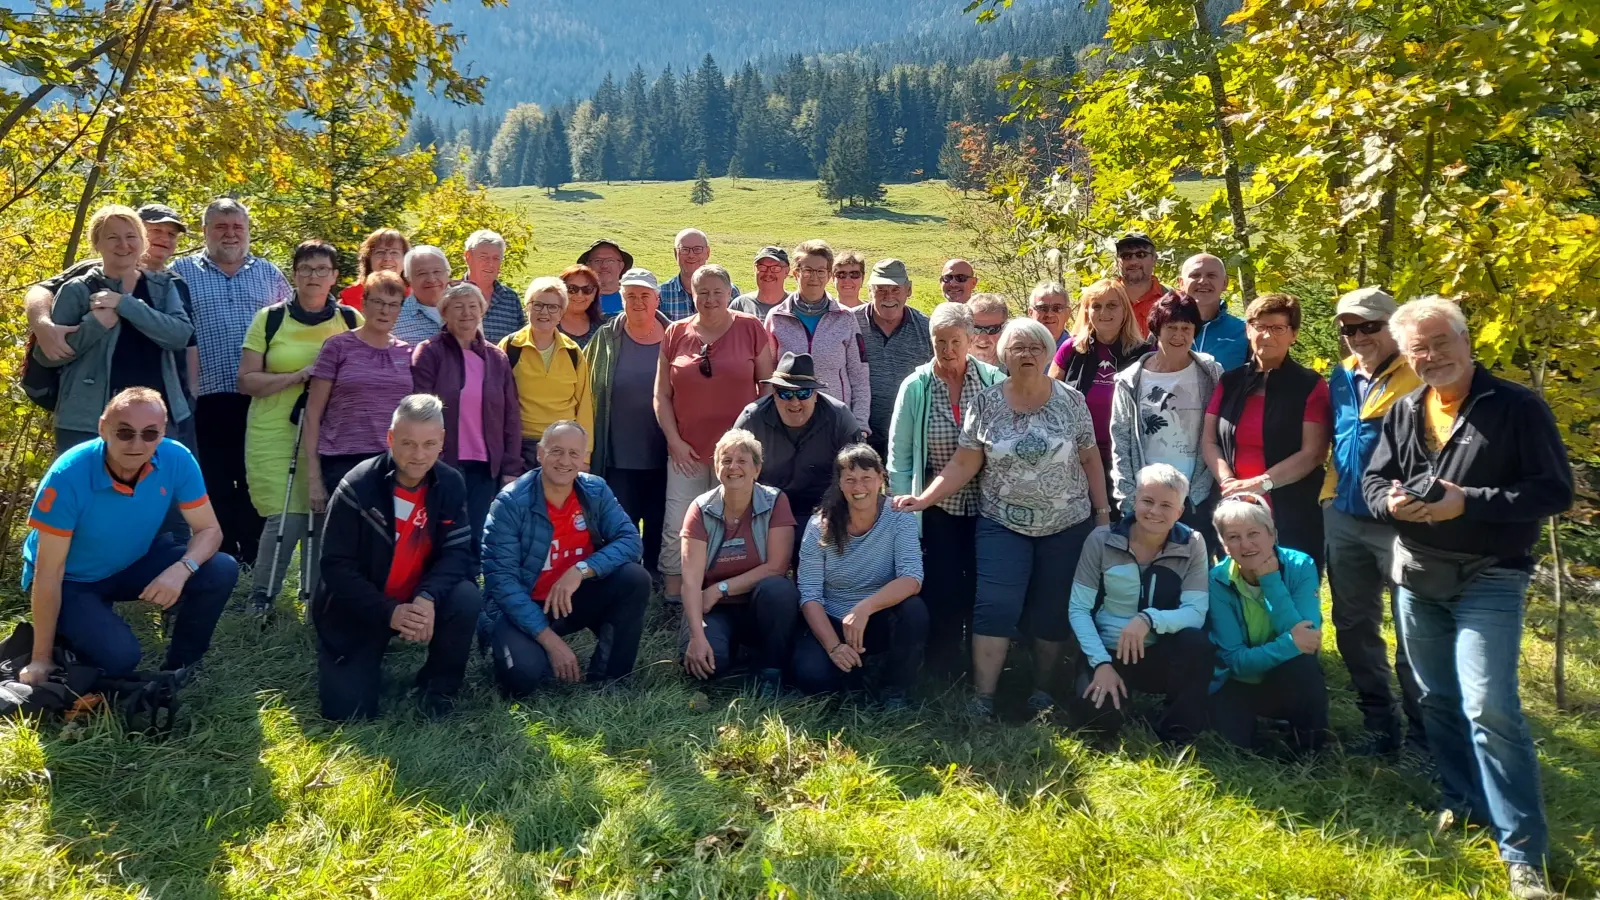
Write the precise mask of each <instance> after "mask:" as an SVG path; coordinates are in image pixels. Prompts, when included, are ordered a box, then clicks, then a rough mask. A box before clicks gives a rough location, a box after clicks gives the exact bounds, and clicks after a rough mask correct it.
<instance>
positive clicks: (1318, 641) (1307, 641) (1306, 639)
mask: <svg viewBox="0 0 1600 900" xmlns="http://www.w3.org/2000/svg"><path fill="white" fill-rule="evenodd" d="M1289 637H1291V638H1293V639H1294V645H1295V646H1296V647H1298V648H1300V652H1301V653H1304V654H1306V655H1307V656H1309V655H1311V654H1313V653H1316V652H1317V651H1318V650H1321V649H1322V632H1320V631H1318V630H1317V629H1316V628H1315V627H1313V626H1312V624H1311V623H1310V622H1296V623H1295V626H1294V628H1293V629H1291V630H1290V632H1289Z"/></svg>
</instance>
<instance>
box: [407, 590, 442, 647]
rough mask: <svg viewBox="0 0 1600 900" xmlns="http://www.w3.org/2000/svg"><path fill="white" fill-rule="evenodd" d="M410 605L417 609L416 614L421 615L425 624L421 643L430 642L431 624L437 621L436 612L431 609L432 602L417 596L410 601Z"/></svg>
mask: <svg viewBox="0 0 1600 900" xmlns="http://www.w3.org/2000/svg"><path fill="white" fill-rule="evenodd" d="M411 605H412V606H414V607H416V608H417V612H419V613H421V614H422V616H423V619H424V620H425V621H426V622H427V627H425V628H424V629H423V632H422V642H423V643H427V642H429V641H432V640H433V624H434V622H436V621H437V620H438V616H437V614H436V613H437V611H436V610H435V609H434V608H433V601H432V600H429V599H428V598H427V597H423V596H420V595H419V596H417V597H415V598H413V599H412V601H411Z"/></svg>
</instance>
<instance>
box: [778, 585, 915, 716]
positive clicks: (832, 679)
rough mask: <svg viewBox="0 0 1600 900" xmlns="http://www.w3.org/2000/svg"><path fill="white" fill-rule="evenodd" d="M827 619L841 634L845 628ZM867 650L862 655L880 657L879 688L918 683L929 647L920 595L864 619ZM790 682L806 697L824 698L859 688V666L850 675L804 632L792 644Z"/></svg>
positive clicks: (860, 672) (808, 633)
mask: <svg viewBox="0 0 1600 900" xmlns="http://www.w3.org/2000/svg"><path fill="white" fill-rule="evenodd" d="M828 621H829V622H830V623H832V624H833V628H834V631H835V632H836V633H838V634H841V635H842V634H844V626H843V624H842V623H841V622H840V621H839V620H838V619H835V618H833V617H832V616H829V617H828ZM865 644H866V648H867V652H866V653H865V654H864V656H868V657H872V656H879V655H881V656H882V657H883V679H882V682H881V684H882V687H884V688H889V689H895V690H902V691H903V690H910V688H911V686H912V685H913V684H915V683H916V681H917V670H919V669H920V668H922V652H923V649H924V648H925V647H926V646H927V644H928V607H927V604H925V603H923V602H922V598H921V597H916V596H912V597H907V598H906V599H904V600H902V601H900V602H899V603H898V604H896V605H894V606H891V607H889V608H888V609H884V610H879V611H878V612H875V613H873V614H872V618H870V619H868V620H867V633H866V635H865ZM792 668H793V676H794V684H795V686H796V687H798V688H799V689H800V690H802V691H804V692H806V693H808V694H822V693H827V692H830V691H837V690H841V689H844V688H850V689H855V688H859V687H861V686H862V684H861V675H862V668H865V667H864V666H863V667H862V668H857V669H855V670H854V671H851V672H849V673H845V672H841V671H839V667H838V666H836V665H834V664H833V660H832V659H829V658H828V648H827V647H824V646H822V645H821V644H819V643H817V636H816V635H815V634H812V633H811V629H809V628H807V629H806V633H805V634H803V635H801V636H800V639H799V640H798V641H795V647H794V661H793V664H792Z"/></svg>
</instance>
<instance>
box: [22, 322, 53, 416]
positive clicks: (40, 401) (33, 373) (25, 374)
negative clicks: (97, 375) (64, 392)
mask: <svg viewBox="0 0 1600 900" xmlns="http://www.w3.org/2000/svg"><path fill="white" fill-rule="evenodd" d="M36 346H38V341H36V340H34V338H33V333H32V332H29V334H28V346H27V347H26V348H24V349H23V353H22V392H23V393H24V394H27V395H28V399H29V400H31V401H33V405H34V406H37V407H39V408H40V409H42V410H45V411H46V412H55V411H56V402H57V401H59V400H60V399H61V370H60V369H58V368H52V367H50V366H47V365H45V364H44V363H42V362H40V361H39V360H37V359H35V358H34V356H33V348H34V347H36Z"/></svg>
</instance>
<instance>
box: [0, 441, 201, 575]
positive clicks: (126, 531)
mask: <svg viewBox="0 0 1600 900" xmlns="http://www.w3.org/2000/svg"><path fill="white" fill-rule="evenodd" d="M105 453H106V442H105V441H104V440H102V439H100V438H95V439H94V440H92V441H89V442H87V443H83V444H79V445H78V446H76V447H73V448H72V449H71V450H68V451H67V452H66V453H63V454H62V455H61V458H60V459H57V460H56V461H55V463H54V464H53V465H52V466H50V471H48V472H46V473H45V475H44V478H42V479H40V481H39V491H38V493H37V494H35V495H34V498H33V509H32V510H31V511H29V513H28V526H29V527H30V528H32V529H33V530H32V531H30V532H28V539H27V540H26V541H24V542H23V545H22V587H23V589H24V590H26V589H28V588H29V587H31V586H32V584H33V561H34V558H35V556H36V555H37V554H38V552H39V532H41V531H47V532H49V533H51V534H56V535H61V536H63V537H70V538H71V539H72V545H71V547H69V548H68V550H67V569H66V575H65V578H66V580H67V581H79V582H91V581H100V580H102V579H105V578H110V577H111V576H112V575H115V574H117V573H118V572H121V571H122V570H123V569H126V568H127V567H129V566H131V565H133V564H134V563H136V562H138V561H139V560H140V559H142V558H143V557H144V555H145V554H146V553H148V552H150V545H151V544H152V543H153V542H154V541H155V539H156V534H157V533H158V532H159V531H160V530H161V524H162V522H163V521H164V520H165V519H166V517H167V510H169V509H171V508H172V498H173V497H177V498H178V505H179V507H181V508H183V509H194V508H196V507H198V506H201V505H203V504H205V502H206V499H207V498H206V484H205V479H204V478H202V477H201V476H200V466H199V465H198V464H196V463H195V461H194V456H193V455H191V454H190V453H189V451H188V450H187V449H186V448H185V447H184V446H183V445H182V444H180V443H178V442H177V441H174V440H172V439H171V438H167V439H164V440H162V442H161V444H160V446H158V447H156V452H155V455H154V456H152V457H150V462H149V463H148V464H146V465H145V467H144V471H143V472H141V473H139V482H138V484H137V485H135V486H134V487H131V488H130V487H128V486H127V485H125V484H122V483H121V482H119V481H117V480H116V479H114V478H112V477H111V472H110V471H109V470H108V469H107V468H106V461H105Z"/></svg>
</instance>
